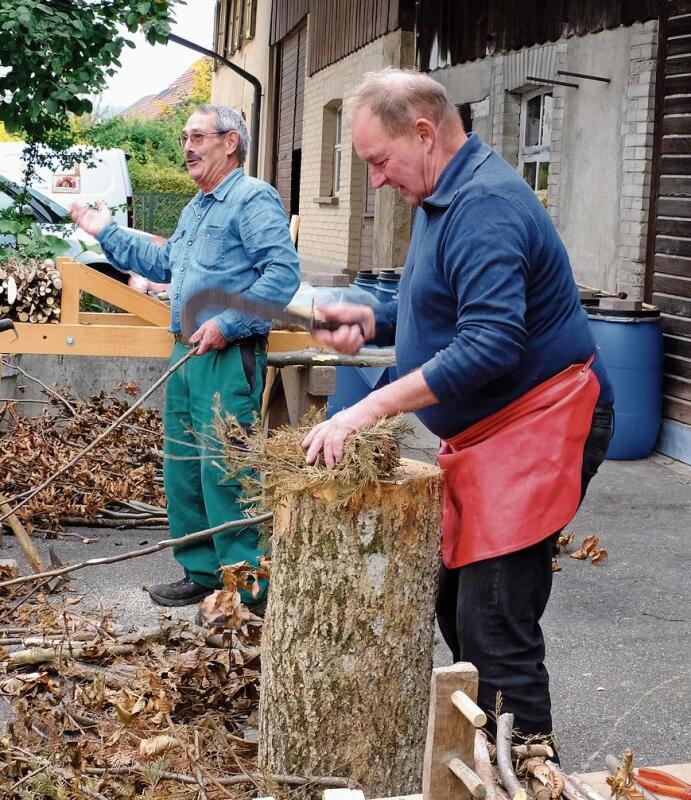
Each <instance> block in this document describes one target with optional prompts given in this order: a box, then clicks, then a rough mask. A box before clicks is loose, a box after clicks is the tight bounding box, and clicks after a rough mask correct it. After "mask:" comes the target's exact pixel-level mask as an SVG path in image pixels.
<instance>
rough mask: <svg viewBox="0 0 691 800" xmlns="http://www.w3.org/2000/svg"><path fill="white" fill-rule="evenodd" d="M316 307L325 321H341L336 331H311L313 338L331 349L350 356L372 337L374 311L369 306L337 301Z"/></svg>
mask: <svg viewBox="0 0 691 800" xmlns="http://www.w3.org/2000/svg"><path fill="white" fill-rule="evenodd" d="M317 308H318V310H319V312H320V316H321V317H322V319H324V320H326V321H327V322H340V323H342V325H341V327H340V328H339V329H338V330H336V331H324V330H319V329H317V330H314V331H313V332H312V336H313V337H314V338H315V339H317V340H318V341H320V342H322V343H323V344H325V345H326V346H327V347H330V348H331V349H332V350H336V351H337V352H338V353H345V354H346V355H350V356H352V355H355V353H357V352H358V350H360V348H361V347H362V346H363V345H364V344H365V342H368V341H369V340H370V339H373V338H374V331H375V319H374V311H372V309H371V308H370V307H369V306H359V305H355V304H354V303H338V304H337V305H333V306H317ZM363 332H364V336H363Z"/></svg>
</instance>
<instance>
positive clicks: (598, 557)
mask: <svg viewBox="0 0 691 800" xmlns="http://www.w3.org/2000/svg"><path fill="white" fill-rule="evenodd" d="M608 555H609V553H608V552H607V551H606V550H603V549H602V548H600V549H599V550H596V551H595V552H594V553H593V555H592V559H591V561H592V563H593V564H599V563H600V561H604V560H605V559H606V558H607V556H608Z"/></svg>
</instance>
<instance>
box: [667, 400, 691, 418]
mask: <svg viewBox="0 0 691 800" xmlns="http://www.w3.org/2000/svg"><path fill="white" fill-rule="evenodd" d="M662 413H663V415H664V416H665V417H667V419H674V420H676V421H677V422H683V423H684V424H685V425H691V403H689V402H687V401H685V400H680V399H679V398H677V397H668V396H665V397H664V398H663V401H662Z"/></svg>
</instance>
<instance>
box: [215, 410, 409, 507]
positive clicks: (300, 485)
mask: <svg viewBox="0 0 691 800" xmlns="http://www.w3.org/2000/svg"><path fill="white" fill-rule="evenodd" d="M323 419H324V412H323V411H316V412H312V413H310V414H307V415H305V417H303V418H302V420H300V424H299V425H293V426H291V425H284V426H282V427H280V428H276V429H275V430H272V431H271V435H270V436H269V437H268V438H267V437H266V436H264V435H263V433H262V430H261V424H260V423H257V424H255V425H254V426H253V427H250V428H247V427H245V426H242V425H240V424H239V423H238V422H237V420H236V419H235V418H234V417H233V416H231V415H226V414H223V413H222V411H221V409H220V408H219V407H217V408H216V422H215V435H216V444H217V446H219V445H220V448H221V455H222V459H223V462H224V467H225V469H226V471H227V472H228V474H229V475H231V476H238V477H239V480H240V482H241V483H242V485H243V488H244V490H245V492H246V495H247V497H248V498H249V499H248V500H247V501H246V502H248V503H249V504H250V506H251V510H252V513H259V512H262V511H272V510H273V509H274V507H275V506H276V505H277V504H279V503H280V502H281V501H282V500H284V499H285V497H286V496H287V495H289V494H296V493H299V492H304V491H309V490H310V489H314V488H317V487H328V488H329V489H330V490H332V491H333V502H334V505H335V506H336V507H338V506H339V505H344V504H345V503H347V502H348V500H349V499H350V498H351V497H352V496H353V495H354V494H355V493H356V492H358V491H360V490H361V489H362V488H364V487H365V486H367V485H368V484H370V483H374V482H375V481H380V480H387V479H389V478H391V477H392V476H393V474H394V472H395V471H396V469H397V468H398V467H399V465H400V461H401V442H402V441H403V439H404V438H405V437H406V436H407V435H408V434H409V433H410V432H411V427H410V425H409V424H408V423H407V422H406V421H405V419H404V417H403V416H402V415H398V416H396V417H391V418H390V419H380V420H377V421H376V422H374V423H372V424H371V425H368V426H367V427H365V428H363V429H362V430H359V431H355V432H354V433H352V434H350V436H348V438H347V439H346V441H345V443H344V447H343V458H342V459H341V461H339V462H338V464H336V465H335V466H334V467H333V469H327V468H326V467H325V465H324V461H323V456H322V455H321V454H320V456H319V458H318V460H317V461H316V463H315V464H307V463H306V462H305V451H304V450H303V448H302V441H303V439H304V438H305V436H307V434H308V433H309V431H310V430H311V429H312V428H313V427H314V425H316V424H317V423H318V422H321V421H322V420H323Z"/></svg>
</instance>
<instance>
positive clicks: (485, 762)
mask: <svg viewBox="0 0 691 800" xmlns="http://www.w3.org/2000/svg"><path fill="white" fill-rule="evenodd" d="M474 758H475V772H476V773H477V776H478V777H479V778H480V780H481V781H482V782H483V783H484V785H485V789H486V790H487V800H497V784H496V782H495V780H494V770H493V769H492V762H491V761H490V758H489V750H488V749H487V734H486V733H485V732H484V731H475V744H474Z"/></svg>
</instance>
